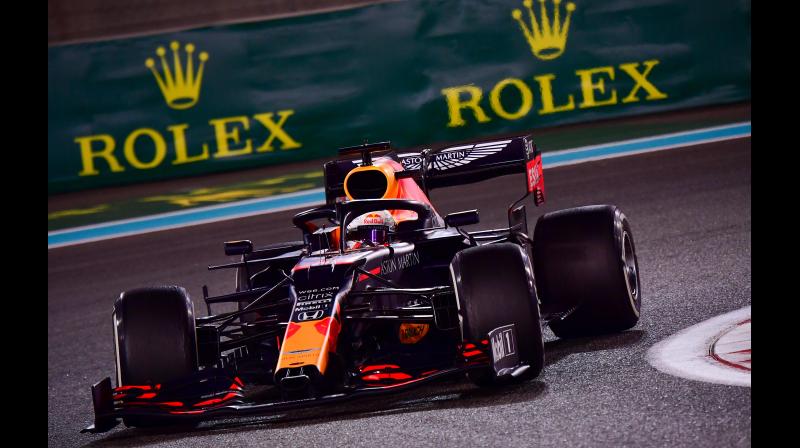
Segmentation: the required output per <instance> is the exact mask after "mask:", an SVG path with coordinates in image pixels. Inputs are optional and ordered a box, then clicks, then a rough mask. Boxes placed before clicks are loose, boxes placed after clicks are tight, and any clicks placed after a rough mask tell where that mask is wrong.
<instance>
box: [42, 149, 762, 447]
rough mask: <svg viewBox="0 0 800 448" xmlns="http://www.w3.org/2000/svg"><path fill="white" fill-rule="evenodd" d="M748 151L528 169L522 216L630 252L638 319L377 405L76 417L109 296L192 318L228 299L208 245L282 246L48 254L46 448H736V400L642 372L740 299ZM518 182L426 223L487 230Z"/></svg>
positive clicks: (270, 229)
mask: <svg viewBox="0 0 800 448" xmlns="http://www.w3.org/2000/svg"><path fill="white" fill-rule="evenodd" d="M750 173H751V149H750V138H743V139H738V140H733V141H727V142H718V143H712V144H707V145H701V146H694V147H689V148H682V149H677V150H670V151H665V152H658V153H650V154H642V155H637V156H631V157H624V158H619V159H610V160H602V161H597V162H590V163H585V164H581V165H575V166H566V167H559V168H553V169H549V170H548V169H545V180H546V188H547V201H548V202H547V203H546V205H545V206H543V207H540V208H538V209H535V208H534V207H533V206H532V204H531V205H529V210H528V215H529V217H528V219H529V223H530V226H531V229H532V227H533V223H534V222H535V219H536V217H538V216H539V215H540V214H542V213H544V212H547V211H553V210H557V209H561V208H566V207H574V206H579V205H586V204H598V203H611V204H616V205H618V206H620V207H621V208H622V210H623V211H624V212H625V213H626V215H627V216H628V219H629V220H630V222H631V225H632V227H633V232H634V236H635V240H636V246H637V253H638V257H639V267H640V271H641V279H642V288H643V305H642V319H641V321H640V323H639V324H638V325H637V326H636V327H635V328H634V329H632V330H629V331H627V332H624V333H621V334H617V335H612V336H605V337H602V338H595V339H589V338H586V339H576V340H558V339H556V338H555V337H554V336H553V335H552V333H550V331H549V330H547V331H546V341H547V342H546V357H547V365H546V367H545V369H544V372H543V373H542V375H541V376H540V377H539V378H537V379H536V380H533V381H530V382H527V383H524V384H522V385H517V386H512V387H508V388H505V389H499V390H481V389H478V388H476V387H474V386H472V384H471V383H469V382H468V381H467V380H465V379H460V378H456V379H453V380H450V381H442V382H439V383H434V384H430V385H427V386H423V387H422V388H419V389H414V390H412V391H409V392H406V393H403V394H400V395H393V396H390V397H388V398H386V397H384V398H378V399H375V398H373V399H369V400H367V401H354V402H349V403H346V404H340V405H336V406H330V407H320V408H315V409H307V410H300V411H293V412H288V413H285V414H281V415H279V416H272V417H268V418H249V419H247V420H245V421H239V422H233V421H225V422H222V423H220V424H216V425H207V424H203V425H201V426H200V427H199V428H198V429H195V430H181V429H171V430H136V429H128V428H125V427H124V426H122V425H120V426H119V427H118V428H116V429H115V430H113V431H111V432H109V433H106V434H100V435H89V434H79V432H78V431H79V430H80V429H82V428H83V427H85V426H86V425H87V424H89V423H90V422H91V418H92V411H91V398H90V392H89V386H90V385H91V383H93V382H95V381H97V380H99V379H102V378H103V377H105V376H111V377H113V375H114V362H113V353H114V352H113V350H114V349H113V342H112V329H111V309H112V304H113V301H114V299H115V298H116V296H117V295H118V293H119V292H120V291H122V290H125V289H129V288H134V287H139V286H144V285H157V284H179V285H183V286H186V287H187V289H188V290H189V292H190V293H191V294H192V295H193V297H195V305H196V308H197V311H198V313H199V314H203V313H204V310H205V307H201V306H200V305H201V302H202V298H201V297H202V293H201V287H202V285H203V284H208V285H209V291H210V293H211V294H221V293H225V292H230V291H231V290H232V288H233V274H232V273H231V272H219V271H216V272H208V271H206V266H207V265H208V264H212V263H217V262H223V261H225V260H226V257H225V256H224V255H223V253H222V241H225V240H230V239H239V238H248V239H252V240H253V241H254V242H255V243H256V244H259V243H261V244H266V243H270V242H276V241H279V240H293V239H297V238H298V236H299V233H298V232H297V231H296V230H295V229H293V228H292V227H291V224H290V218H291V216H292V215H293V213H294V212H279V213H274V214H270V215H264V216H257V217H250V218H244V219H238V220H233V221H227V222H220V223H214V224H208V225H201V226H194V227H189V228H184V229H177V230H170V231H163V232H156V233H150V234H144V235H138V236H132V237H125V238H119V239H114V240H108V241H102V242H96V243H89V244H84V245H79V246H72V247H64V248H59V249H52V250H49V252H48V353H47V355H48V399H49V402H48V444H49V445H50V446H85V445H88V446H145V445H146V446H246V445H260V446H298V445H304V446H326V447H328V446H344V445H351V446H364V445H372V446H374V445H376V444H380V445H385V446H475V445H477V446H559V447H561V446H749V445H750V443H751V435H750V434H751V433H750V430H751V405H750V398H751V389H750V388H749V387H739V386H725V385H718V384H711V383H704V382H698V381H692V380H687V379H683V378H678V377H674V376H670V375H667V374H664V373H661V372H659V371H657V370H656V369H654V368H653V367H651V366H650V365H649V364H648V363H647V361H646V360H645V353H646V352H647V349H648V348H649V347H651V346H652V345H653V344H655V343H656V342H658V341H660V340H662V339H664V338H666V337H667V336H669V335H671V334H673V333H675V332H677V331H679V330H681V329H684V328H686V327H689V326H691V325H693V324H696V323H698V322H701V321H703V320H706V319H708V318H710V317H713V316H716V315H719V314H722V313H725V312H728V311H732V310H735V309H739V308H741V307H744V306H747V305H749V304H750V303H751V273H750V235H751V218H750V193H751V178H750ZM523 188H524V179H523V178H522V176H521V175H520V176H507V177H503V178H498V179H494V180H490V181H486V182H483V183H479V184H473V185H468V186H462V187H455V188H450V189H447V190H441V191H435V192H433V194H432V200H433V202H434V205H436V206H437V208H438V210H439V212H440V213H442V214H444V213H447V212H451V211H457V210H464V209H471V208H478V209H480V211H481V219H482V223H481V224H480V225H479V226H480V227H482V228H487V227H500V226H503V224H504V220H505V216H506V215H505V213H506V211H505V210H506V208H505V206H506V205H507V204H508V203H510V202H511V201H512V200H513V199H515V197H516V196H518V195H519V193H520V192H522V191H523Z"/></svg>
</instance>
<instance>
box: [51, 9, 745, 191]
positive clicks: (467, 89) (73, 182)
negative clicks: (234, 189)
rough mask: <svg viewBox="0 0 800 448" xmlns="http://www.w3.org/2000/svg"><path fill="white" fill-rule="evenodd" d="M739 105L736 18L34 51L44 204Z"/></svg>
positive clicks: (386, 20) (341, 26) (299, 27)
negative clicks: (185, 179) (44, 80)
mask: <svg viewBox="0 0 800 448" xmlns="http://www.w3.org/2000/svg"><path fill="white" fill-rule="evenodd" d="M749 98H750V3H749V2H748V1H739V2H735V1H734V2H731V1H722V0H708V1H703V2H698V1H695V0H606V1H589V0H533V1H531V0H524V1H523V0H504V1H501V0H485V1H470V2H460V1H455V0H443V1H421V0H410V1H402V2H389V3H380V4H375V5H372V6H366V7H360V8H356V9H349V10H343V11H338V12H328V13H321V14H313V15H307V16H301V17H293V18H286V19H278V20H270V21H264V22H258V23H243V24H236V25H229V26H216V27H209V28H202V29H194V30H188V31H181V32H176V33H168V34H159V35H151V36H144V37H137V38H129V39H120V40H112V41H106V42H95V43H85V44H74V45H65V46H55V47H50V48H49V49H48V190H49V192H50V193H54V192H63V191H71V190H79V189H86V188H93V187H100V186H109V185H119V184H124V183H133V182H143V181H150V180H156V179H164V178H171V177H178V176H187V175H193V174H200V173H209V172H216V171H225V170H236V169H245V168H252V167H257V166H261V165H267V164H278V163H286V162H292V161H299V160H307V159H314V158H321V157H329V156H332V155H334V154H335V150H336V148H338V147H341V146H349V145H354V144H360V143H363V142H364V141H366V140H369V141H377V140H391V141H392V142H393V143H394V145H395V146H396V147H398V148H404V147H412V146H418V145H423V144H429V143H434V142H449V141H458V140H463V139H468V138H482V137H486V136H490V135H492V134H498V133H510V132H530V131H531V130H535V129H536V128H540V127H544V126H552V125H555V124H563V123H574V122H581V121H589V120H596V119H601V118H610V117H619V116H625V115H633V114H641V113H650V112H658V111H666V110H672V109H680V108H686V107H692V106H700V105H710V104H720V103H729V102H736V101H742V100H747V99H749Z"/></svg>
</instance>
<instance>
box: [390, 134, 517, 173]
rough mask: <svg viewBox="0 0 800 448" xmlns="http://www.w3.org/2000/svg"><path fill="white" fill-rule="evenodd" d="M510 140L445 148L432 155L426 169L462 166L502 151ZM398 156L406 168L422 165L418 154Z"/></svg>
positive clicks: (411, 168) (412, 168) (413, 168)
mask: <svg viewBox="0 0 800 448" xmlns="http://www.w3.org/2000/svg"><path fill="white" fill-rule="evenodd" d="M510 142H511V140H500V141H496V142H486V143H478V144H475V145H464V146H454V147H452V148H447V149H445V150H442V151H440V152H437V153H436V154H434V155H433V157H432V160H431V162H430V166H429V167H428V169H435V170H438V171H444V170H449V169H451V168H456V167H459V166H463V165H466V164H468V163H471V162H474V161H476V160H478V159H482V158H484V157H486V156H490V155H492V154H496V153H498V152H500V151H502V150H503V149H504V148H505V147H506V146H508V144H509V143H510ZM399 157H400V159H401V160H402V162H403V168H404V169H406V170H416V169H419V167H420V165H422V157H420V156H419V155H418V154H400V156H399Z"/></svg>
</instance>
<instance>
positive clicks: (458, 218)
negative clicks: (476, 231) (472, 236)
mask: <svg viewBox="0 0 800 448" xmlns="http://www.w3.org/2000/svg"><path fill="white" fill-rule="evenodd" d="M480 221H481V219H480V217H479V216H478V210H465V211H463V212H454V213H450V214H449V215H447V216H445V217H444V223H445V224H446V225H447V227H462V226H468V225H470V224H477V223H479V222H480Z"/></svg>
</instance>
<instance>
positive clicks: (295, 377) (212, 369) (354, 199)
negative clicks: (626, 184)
mask: <svg viewBox="0 0 800 448" xmlns="http://www.w3.org/2000/svg"><path fill="white" fill-rule="evenodd" d="M339 154H340V157H339V159H338V160H334V161H331V162H328V163H326V164H325V166H324V171H325V195H326V203H325V204H324V205H322V206H320V207H317V208H314V209H311V210H307V211H304V212H302V213H299V214H297V215H296V216H295V217H294V218H293V223H294V225H295V226H296V227H297V228H298V232H299V233H300V234H302V240H298V241H292V242H286V243H280V244H272V245H268V246H263V247H254V245H253V244H252V243H251V242H250V241H248V240H241V241H231V242H227V243H225V245H224V248H225V254H226V255H228V256H236V257H239V258H238V261H235V262H231V263H227V264H222V265H217V266H209V269H231V270H233V271H235V278H236V289H235V292H232V293H230V294H226V295H221V296H216V297H210V296H209V295H208V292H207V291H208V290H207V288H205V287H204V288H203V291H204V294H203V295H204V297H203V299H204V301H205V304H206V306H207V308H208V309H207V311H208V312H207V315H206V316H196V315H195V310H194V306H193V302H192V300H191V299H190V298H189V296H188V294H187V292H186V290H185V289H183V288H181V287H177V286H167V287H157V288H142V289H135V290H131V291H125V292H123V293H122V294H121V295H120V296H119V298H118V299H117V300H116V302H115V303H114V312H113V328H114V342H115V348H116V350H115V356H116V387H114V386H112V381H111V379H110V378H105V379H104V380H102V381H100V382H98V383H96V384H95V385H94V386H92V400H93V405H94V413H95V416H94V423H93V424H92V425H91V426H89V427H88V428H86V429H85V430H84V431H88V432H103V431H107V430H109V429H111V428H113V427H114V426H116V425H117V424H118V423H119V421H120V420H122V421H123V422H124V423H125V424H126V425H127V426H137V427H142V426H152V425H160V424H169V423H173V422H174V423H178V422H190V423H191V422H199V421H201V420H209V419H216V418H222V417H225V418H227V417H232V416H243V415H253V414H266V413H271V412H279V411H285V410H287V409H291V408H297V407H305V406H310V405H316V404H322V403H330V402H335V401H339V400H345V399H351V398H355V397H359V396H368V395H374V394H381V393H387V392H392V391H398V390H403V389H405V388H408V387H411V386H414V385H418V384H421V383H425V382H428V381H432V380H435V379H438V378H441V377H443V376H449V375H459V374H461V375H464V374H466V376H468V377H469V378H470V379H471V380H472V381H473V382H475V383H476V384H477V385H479V386H488V385H502V384H504V383H514V382H519V381H524V380H526V379H530V378H534V377H536V376H537V375H539V373H540V371H541V370H542V368H543V366H544V347H543V342H542V325H549V326H550V328H551V329H552V330H553V332H554V333H555V334H556V335H557V336H559V337H572V336H587V335H596V334H601V333H608V332H616V331H622V330H625V329H628V328H631V327H633V326H634V325H636V323H637V321H638V320H639V310H640V303H641V289H640V283H639V271H638V265H637V260H636V252H635V246H634V241H633V234H632V233H631V228H630V226H629V224H628V221H627V219H626V218H625V215H624V214H623V213H622V212H621V211H620V210H619V209H618V208H616V207H614V206H609V205H601V206H587V207H579V208H574V209H567V210H561V211H556V212H552V213H547V214H545V215H543V216H541V217H540V218H539V219H538V221H537V222H536V225H535V228H534V231H533V234H532V235H531V233H529V229H528V223H527V219H526V212H525V205H524V201H525V200H526V199H527V198H528V197H532V199H533V203H534V204H535V205H537V206H538V205H539V204H541V203H543V202H544V200H545V190H544V177H543V173H542V161H541V155H540V153H539V151H538V149H537V148H536V146H535V145H534V144H533V141H532V140H531V137H530V136H523V137H515V138H509V139H505V140H497V141H488V142H480V143H473V144H467V145H460V146H455V147H449V148H444V149H442V150H439V151H431V150H423V151H421V152H415V153H397V152H396V151H394V150H392V149H391V147H390V145H389V144H388V143H379V144H371V145H362V146H358V147H353V148H345V149H342V150H340V153H339ZM514 173H520V174H524V177H525V180H526V190H525V192H524V195H523V196H522V197H520V198H519V200H517V201H516V202H514V203H513V204H511V205H510V206H509V208H508V227H505V228H501V229H492V230H481V231H468V230H466V229H465V228H464V227H465V226H468V225H472V224H476V223H478V222H479V214H478V211H477V210H466V211H461V212H457V213H451V214H448V215H447V216H441V215H439V213H437V211H436V208H435V207H434V205H433V204H431V203H430V201H429V200H428V192H429V191H430V190H432V189H435V188H441V187H446V186H454V185H459V184H465V183H471V182H477V181H482V180H485V179H489V178H492V177H496V176H501V175H508V174H514ZM521 183H522V182H520V184H521ZM521 186H522V185H520V187H521ZM221 304H228V305H227V308H228V309H229V310H230V309H233V311H226V312H217V313H215V312H214V311H213V309H212V308H215V307H220V306H221Z"/></svg>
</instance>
